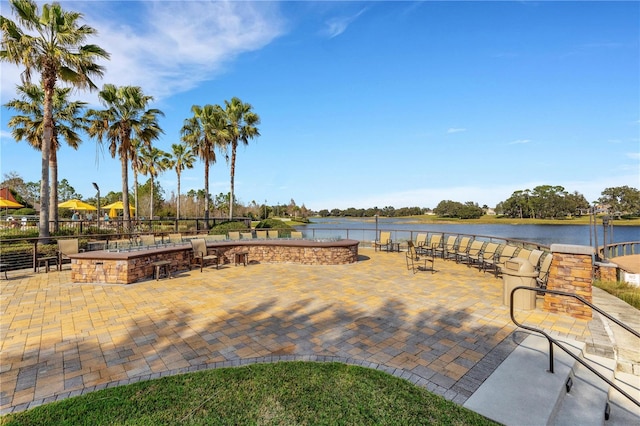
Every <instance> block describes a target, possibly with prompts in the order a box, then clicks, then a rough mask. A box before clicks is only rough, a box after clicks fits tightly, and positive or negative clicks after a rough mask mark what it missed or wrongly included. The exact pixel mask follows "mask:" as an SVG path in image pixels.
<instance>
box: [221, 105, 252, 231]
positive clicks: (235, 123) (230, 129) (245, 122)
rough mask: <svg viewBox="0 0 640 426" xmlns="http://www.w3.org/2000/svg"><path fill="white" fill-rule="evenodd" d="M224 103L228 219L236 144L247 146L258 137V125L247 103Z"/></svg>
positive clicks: (232, 189) (234, 170)
mask: <svg viewBox="0 0 640 426" xmlns="http://www.w3.org/2000/svg"><path fill="white" fill-rule="evenodd" d="M224 103H225V110H224V113H225V114H224V115H225V120H226V127H227V139H226V140H225V143H227V144H229V145H231V194H230V196H229V200H230V203H229V219H232V218H233V201H234V200H235V197H234V181H235V174H236V149H237V148H238V142H242V143H243V144H244V145H248V144H249V139H253V138H254V137H256V136H260V133H259V131H258V128H257V127H256V125H258V124H260V117H259V116H258V114H256V113H254V112H253V111H251V110H252V109H253V107H252V106H251V104H249V103H243V102H242V101H241V100H240V99H239V98H236V97H234V98H232V99H231V101H224ZM227 158H228V157H227Z"/></svg>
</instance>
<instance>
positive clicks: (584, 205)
mask: <svg viewBox="0 0 640 426" xmlns="http://www.w3.org/2000/svg"><path fill="white" fill-rule="evenodd" d="M601 195H602V196H601V197H600V198H599V199H598V200H597V201H596V204H597V209H596V210H597V213H604V212H607V213H609V214H610V215H612V216H614V217H622V216H640V191H639V190H638V189H636V188H632V187H629V186H619V187H611V188H606V189H605V190H604V191H602V194H601ZM591 209H592V205H591V204H589V202H588V201H587V199H586V198H585V197H584V195H582V194H580V193H579V192H578V191H574V192H572V193H570V192H568V191H566V190H565V189H564V188H563V187H562V186H557V185H556V186H552V185H540V186H536V187H535V188H533V189H532V190H531V189H524V190H518V191H515V192H514V193H513V194H511V196H510V197H509V198H507V199H506V200H504V201H501V202H499V203H498V204H497V205H496V207H495V213H496V214H498V215H503V216H507V217H512V218H523V219H525V218H532V219H533V218H537V219H551V218H565V217H569V216H581V215H584V214H587V213H589V211H591ZM488 210H489V208H488V207H487V206H486V205H483V206H482V207H480V206H479V205H478V203H475V202H473V201H467V202H465V203H461V202H458V201H452V200H442V201H440V203H438V205H437V207H436V208H434V209H433V210H431V209H430V208H423V207H402V208H398V209H396V208H394V207H391V206H387V207H384V208H378V207H372V208H366V209H364V208H359V209H358V208H354V207H350V208H347V209H344V210H342V209H332V210H328V209H322V210H319V211H318V212H317V213H318V215H319V216H322V217H329V216H332V217H373V216H375V215H378V216H385V217H402V216H415V215H421V214H426V213H430V212H433V213H434V214H435V215H437V216H439V217H450V218H459V219H477V218H479V217H481V216H482V215H484V214H486V213H487V211H488Z"/></svg>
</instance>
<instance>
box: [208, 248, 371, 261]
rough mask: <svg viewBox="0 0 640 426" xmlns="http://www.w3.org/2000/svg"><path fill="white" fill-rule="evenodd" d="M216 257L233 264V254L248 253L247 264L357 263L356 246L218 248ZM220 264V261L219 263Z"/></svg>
mask: <svg viewBox="0 0 640 426" xmlns="http://www.w3.org/2000/svg"><path fill="white" fill-rule="evenodd" d="M216 248H217V250H218V255H219V256H221V257H222V260H224V262H225V263H233V262H234V260H235V253H237V252H241V251H246V252H249V262H252V261H254V262H266V263H287V262H289V263H300V264H303V265H345V264H348V263H355V262H357V261H358V245H357V244H355V245H352V246H345V247H300V246H285V245H264V246H261V245H247V246H219V247H216ZM221 263H222V261H221Z"/></svg>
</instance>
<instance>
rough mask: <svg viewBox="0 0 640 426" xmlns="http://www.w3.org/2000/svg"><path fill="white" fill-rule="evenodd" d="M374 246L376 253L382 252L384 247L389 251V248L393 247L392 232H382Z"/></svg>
mask: <svg viewBox="0 0 640 426" xmlns="http://www.w3.org/2000/svg"><path fill="white" fill-rule="evenodd" d="M373 244H374V250H375V251H378V250H382V248H383V247H384V248H385V249H386V250H387V251H389V247H390V246H391V232H389V231H380V237H379V238H378V240H376V241H374V243H373Z"/></svg>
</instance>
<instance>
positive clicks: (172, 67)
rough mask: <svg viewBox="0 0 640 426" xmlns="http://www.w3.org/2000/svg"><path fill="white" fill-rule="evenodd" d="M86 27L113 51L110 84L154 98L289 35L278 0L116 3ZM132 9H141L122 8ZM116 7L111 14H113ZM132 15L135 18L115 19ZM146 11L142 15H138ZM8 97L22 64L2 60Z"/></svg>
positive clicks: (88, 16)
mask: <svg viewBox="0 0 640 426" xmlns="http://www.w3.org/2000/svg"><path fill="white" fill-rule="evenodd" d="M95 4H99V5H101V6H104V5H105V4H106V6H104V7H110V5H111V4H110V3H91V2H90V3H85V4H83V7H84V6H86V7H90V8H91V9H88V10H79V11H81V12H82V13H84V14H85V16H84V18H85V19H84V22H83V23H84V24H87V25H89V26H91V27H94V28H95V29H97V30H98V35H97V36H96V37H94V38H91V39H89V40H88V41H87V42H88V43H95V44H97V45H99V46H100V47H102V48H103V49H105V50H106V51H107V52H109V53H110V54H111V59H110V60H108V61H104V63H102V65H104V67H105V68H106V71H105V75H104V77H103V79H102V81H94V83H96V85H97V86H99V87H100V86H102V84H104V83H113V84H116V85H118V86H120V85H137V86H141V87H142V88H143V89H144V92H145V93H146V94H149V95H152V96H154V98H156V100H158V99H162V98H166V97H169V96H171V95H173V94H175V93H179V92H183V91H186V90H189V89H192V88H194V87H196V86H197V85H198V83H200V82H202V81H205V80H210V79H213V78H214V77H215V76H216V75H217V74H219V73H221V72H223V71H224V67H225V65H226V64H228V63H229V62H231V61H232V60H233V59H235V57H237V56H238V55H240V54H242V53H244V52H249V51H254V50H258V49H260V48H262V47H264V46H265V45H267V44H269V43H270V42H271V41H273V40H274V39H275V38H276V37H278V36H280V35H281V34H282V33H283V31H284V30H283V27H284V23H283V19H282V18H281V17H280V15H279V11H278V5H277V3H271V2H256V3H253V2H218V1H213V2H200V1H198V2H173V1H171V2H168V1H167V2H140V3H135V5H134V6H124V5H125V4H126V3H113V4H117V5H118V6H115V7H118V8H119V9H118V10H105V9H104V7H95V8H92V5H95ZM127 7H131V8H133V7H138V8H140V9H135V10H134V9H132V10H122V9H124V8H127ZM109 12H110V13H109ZM116 15H128V16H130V17H131V18H133V19H130V20H129V21H123V20H118V19H114V16H116ZM140 16H144V19H139V17H140ZM1 71H2V77H1V78H2V80H1V84H2V88H1V90H2V93H1V98H2V102H3V103H4V102H6V101H7V100H9V99H10V98H11V97H13V96H15V90H14V88H15V86H16V84H19V83H20V75H19V73H20V71H19V68H16V67H15V66H12V65H10V64H6V63H2V65H1ZM79 96H80V97H81V98H83V99H84V100H88V101H89V102H92V103H94V104H95V103H96V98H95V94H93V95H89V94H88V92H80V93H79Z"/></svg>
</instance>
